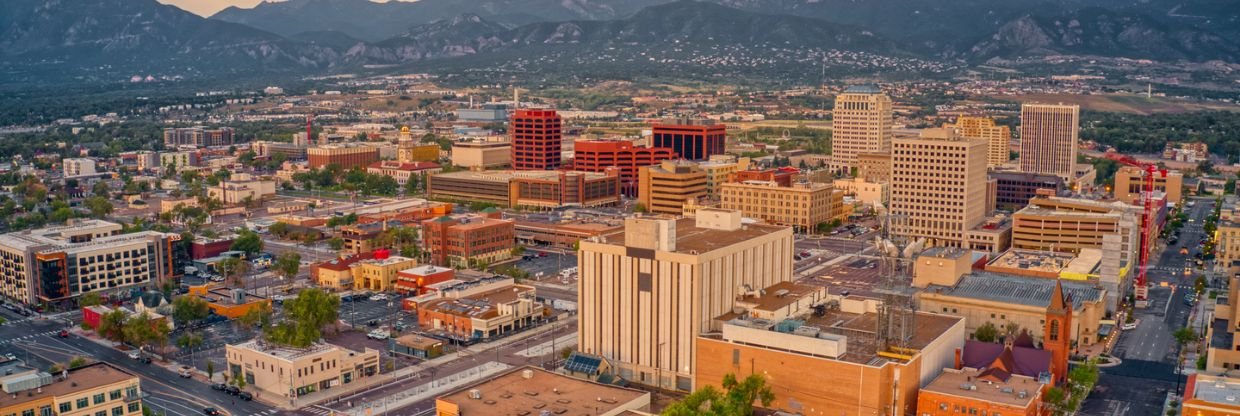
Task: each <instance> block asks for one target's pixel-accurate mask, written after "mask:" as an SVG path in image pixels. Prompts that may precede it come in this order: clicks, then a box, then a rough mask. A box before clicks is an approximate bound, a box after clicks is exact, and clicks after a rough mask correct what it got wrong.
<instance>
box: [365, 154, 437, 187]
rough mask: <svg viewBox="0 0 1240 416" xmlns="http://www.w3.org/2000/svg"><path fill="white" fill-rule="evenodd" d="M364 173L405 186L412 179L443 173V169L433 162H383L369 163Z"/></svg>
mask: <svg viewBox="0 0 1240 416" xmlns="http://www.w3.org/2000/svg"><path fill="white" fill-rule="evenodd" d="M366 172H367V173H369V174H371V175H383V176H391V177H392V178H395V179H396V183H398V184H400V186H405V184H406V183H408V182H409V180H410V179H411V178H412V179H413V180H421V178H422V177H424V176H426V175H434V174H436V173H439V172H443V168H442V167H440V166H439V164H438V163H435V162H397V161H392V160H385V161H382V162H375V163H371V164H370V166H367V167H366Z"/></svg>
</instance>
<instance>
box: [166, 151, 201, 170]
mask: <svg viewBox="0 0 1240 416" xmlns="http://www.w3.org/2000/svg"><path fill="white" fill-rule="evenodd" d="M201 164H202V159H201V158H200V157H199V155H198V152H163V153H160V154H159V167H160V168H161V169H167V168H172V169H173V170H176V171H177V172H180V171H181V170H182V169H185V168H189V167H195V166H200V165H201Z"/></svg>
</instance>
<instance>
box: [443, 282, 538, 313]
mask: <svg viewBox="0 0 1240 416" xmlns="http://www.w3.org/2000/svg"><path fill="white" fill-rule="evenodd" d="M533 292H534V288H533V287H532V286H521V285H512V286H504V287H500V288H497V289H492V290H488V291H486V292H482V293H476V294H473V295H469V296H465V297H460V298H455V299H441V300H440V301H438V302H430V303H428V304H426V305H423V306H421V308H422V309H426V310H434V311H439V312H443V313H447V314H451V315H456V316H468V317H470V318H479V319H491V318H494V317H497V316H499V309H498V308H496V305H500V304H504V303H511V302H514V301H516V300H517V299H518V298H520V297H521V296H522V295H524V294H526V293H533Z"/></svg>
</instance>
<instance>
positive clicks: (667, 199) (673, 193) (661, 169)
mask: <svg viewBox="0 0 1240 416" xmlns="http://www.w3.org/2000/svg"><path fill="white" fill-rule="evenodd" d="M705 196H706V173H705V172H703V171H702V169H701V168H700V167H698V164H697V163H694V162H690V161H685V160H665V161H663V162H662V163H659V164H658V165H654V166H648V167H644V168H642V169H641V170H639V171H637V202H638V203H640V204H642V206H644V207H646V210H647V211H650V212H652V213H656V214H671V215H681V214H682V213H684V205H685V201H687V200H690V199H692V200H696V199H699V198H702V197H705Z"/></svg>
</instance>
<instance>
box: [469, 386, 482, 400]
mask: <svg viewBox="0 0 1240 416" xmlns="http://www.w3.org/2000/svg"><path fill="white" fill-rule="evenodd" d="M469 398H471V399H474V400H478V399H481V398H482V391H480V390H478V389H471V390H469Z"/></svg>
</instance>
